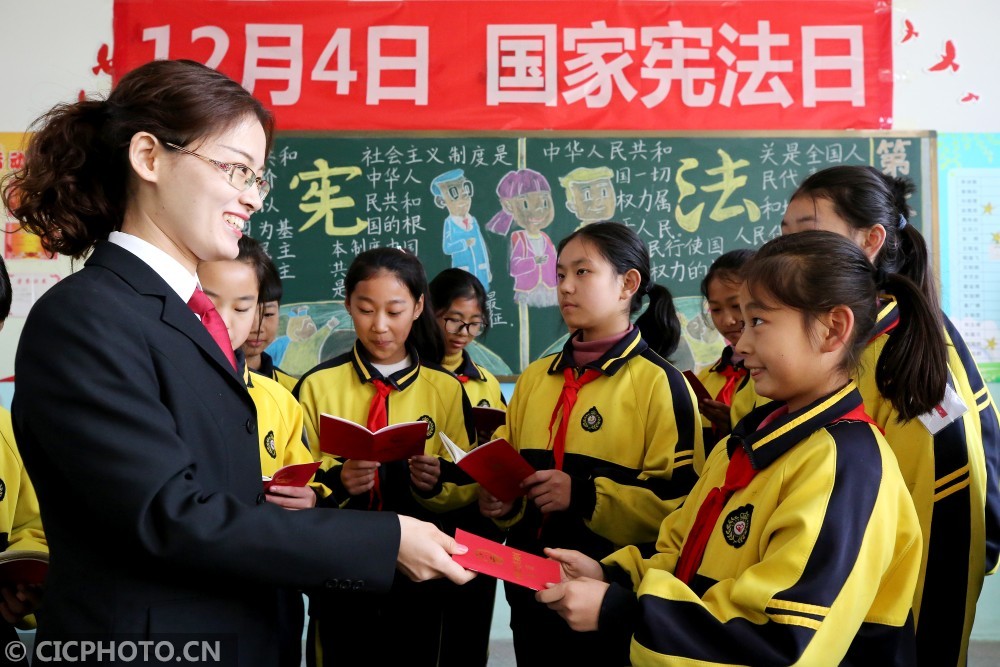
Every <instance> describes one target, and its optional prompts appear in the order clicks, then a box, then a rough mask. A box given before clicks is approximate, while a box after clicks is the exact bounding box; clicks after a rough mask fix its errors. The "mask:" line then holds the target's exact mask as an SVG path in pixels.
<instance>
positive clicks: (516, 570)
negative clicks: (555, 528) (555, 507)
mask: <svg viewBox="0 0 1000 667" xmlns="http://www.w3.org/2000/svg"><path fill="white" fill-rule="evenodd" d="M455 541H456V542H458V543H459V544H464V545H465V546H467V547H469V550H468V551H466V552H465V553H464V554H461V555H459V554H453V555H452V558H453V559H454V560H455V562H456V563H458V564H459V565H461V566H462V567H464V568H465V569H467V570H472V571H473V572H479V573H481V574H487V575H489V576H491V577H496V578H497V579H503V580H504V581H509V582H511V583H512V584H517V585H519V586H526V587H527V588H530V589H531V590H533V591H540V590H543V589H544V588H545V584H548V583H553V584H558V583H559V581H560V580H561V579H562V573H561V572H560V570H559V563H557V562H556V561H554V560H551V559H548V558H542V557H541V556H536V555H534V554H529V553H528V552H526V551H521V550H520V549H514V548H512V547H508V546H506V545H503V544H500V543H499V542H494V541H492V540H487V539H486V538H483V537H479V536H478V535H473V534H472V533H467V532H465V531H464V530H462V529H461V528H459V529H458V530H456V531H455Z"/></svg>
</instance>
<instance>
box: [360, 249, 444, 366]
mask: <svg viewBox="0 0 1000 667" xmlns="http://www.w3.org/2000/svg"><path fill="white" fill-rule="evenodd" d="M383 271H384V272H386V273H391V274H392V275H393V276H395V277H396V279H397V280H399V282H401V283H403V284H404V285H406V288H407V289H408V290H409V291H410V296H412V297H413V300H414V301H419V300H420V297H424V310H423V312H422V313H420V317H418V318H417V320H416V321H415V322H414V323H413V327H412V328H411V329H410V335H409V337H408V338H407V339H406V342H407V343H408V344H410V345H412V346H413V347H414V348H416V350H417V354H419V355H420V358H421V359H422V360H423V361H424V362H428V361H430V362H433V363H438V362H439V361H440V360H441V359H442V358H443V357H444V334H442V333H441V327H439V326H438V323H437V319H436V318H435V316H434V309H433V308H432V307H431V304H432V303H433V302H432V301H431V295H430V293H429V291H428V289H427V274H426V273H424V266H423V264H421V263H420V260H419V259H417V257H416V255H412V254H410V253H408V252H406V251H405V250H401V249H399V248H373V249H372V250H366V251H365V252H363V253H361V254H360V255H358V256H357V257H355V258H354V261H353V262H351V266H350V267H349V268H348V269H347V275H346V276H345V277H344V291H345V293H346V294H347V298H348V299H350V298H351V294H353V293H354V288H355V287H357V286H358V283H360V282H361V281H362V280H368V279H370V278H374V277H375V276H377V275H378V274H379V273H382V272H383Z"/></svg>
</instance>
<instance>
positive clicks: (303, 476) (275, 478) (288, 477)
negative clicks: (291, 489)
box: [263, 461, 319, 493]
mask: <svg viewBox="0 0 1000 667" xmlns="http://www.w3.org/2000/svg"><path fill="white" fill-rule="evenodd" d="M317 470H319V461H316V462H313V463H293V464H292V465H288V466H285V467H283V468H279V469H278V470H275V471H274V474H273V475H271V476H270V477H267V476H264V478H263V479H264V492H265V493H266V492H268V491H270V490H271V487H272V486H305V485H306V484H308V483H309V482H310V481H311V480H312V478H313V475H315V474H316V471H317Z"/></svg>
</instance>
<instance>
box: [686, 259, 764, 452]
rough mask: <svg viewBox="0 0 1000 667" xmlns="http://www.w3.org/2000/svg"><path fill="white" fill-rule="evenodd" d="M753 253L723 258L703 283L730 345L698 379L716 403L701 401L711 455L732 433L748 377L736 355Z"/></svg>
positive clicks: (704, 293)
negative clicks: (745, 274)
mask: <svg viewBox="0 0 1000 667" xmlns="http://www.w3.org/2000/svg"><path fill="white" fill-rule="evenodd" d="M753 253H754V251H753V250H749V249H746V248H743V249H740V250H731V251H729V252H727V253H725V254H723V255H720V256H719V257H718V258H717V259H716V260H715V261H714V262H712V265H711V266H710V267H709V268H708V273H706V274H705V277H704V278H703V279H702V281H701V295H702V297H704V299H705V302H706V303H707V304H708V313H709V316H710V317H711V318H712V324H713V325H715V330H716V331H718V332H719V334H720V335H721V336H722V338H723V339H724V340H725V341H726V346H725V348H723V350H722V355H721V356H720V357H719V359H718V360H716V362H715V363H713V364H712V365H711V366H706V367H705V368H703V369H701V371H699V372H698V379H699V380H701V383H702V384H703V385H704V386H705V389H707V390H708V393H709V394H711V395H712V397H713V399H714V400H704V399H703V400H701V401H699V404H698V407H699V408H701V414H702V423H703V424H704V427H705V428H706V429H707V431H708V432H707V433H706V435H705V437H706V442H705V448H706V450H707V451H709V452H710V451H711V449H712V447H714V446H715V443H716V442H717V441H718V440H719V438H722V437H724V436H725V435H727V434H728V433H729V431H730V417H729V412H730V406H731V405H732V403H733V396H734V394H735V393H736V390H737V389H738V388H739V387H740V385H741V384H742V383H743V382H745V381H746V379H747V377H748V375H747V370H746V368H744V367H743V359H742V357H740V355H738V354H736V349H735V348H736V342H737V341H738V340H739V339H740V333H741V332H742V331H743V316H742V315H741V314H740V299H739V297H740V284H741V283H742V279H741V278H740V270H741V269H742V268H743V265H744V264H746V263H747V261H748V260H749V259H750V258H751V257H753Z"/></svg>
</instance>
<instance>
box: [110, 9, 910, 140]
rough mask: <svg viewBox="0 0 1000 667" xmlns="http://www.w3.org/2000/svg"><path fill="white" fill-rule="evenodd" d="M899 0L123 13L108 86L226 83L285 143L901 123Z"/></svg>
mask: <svg viewBox="0 0 1000 667" xmlns="http://www.w3.org/2000/svg"><path fill="white" fill-rule="evenodd" d="M891 19H892V16H891V3H890V2H889V0H842V1H838V2H828V1H823V2H821V1H818V0H754V1H747V0H744V1H743V2H732V1H728V0H726V1H723V0H688V1H686V2H683V1H682V2H644V1H636V2H628V1H618V2H611V1H608V0H591V1H590V2H577V1H565V0H547V1H540V0H504V1H503V2H470V1H466V2H456V1H454V0H407V1H405V2H361V1H332V2H331V1H324V2H319V1H311V0H283V1H282V0H274V1H260V0H251V1H238V2H237V1H227V0H158V1H156V2H150V0H115V5H114V33H115V49H114V58H113V63H114V73H115V77H116V80H117V78H118V77H120V76H121V75H122V74H123V73H124V72H127V71H129V70H130V69H133V68H134V67H136V66H138V65H140V64H142V63H145V62H148V61H150V60H152V59H154V58H191V59H194V60H198V61H200V62H203V63H206V64H208V65H210V66H212V67H216V68H218V69H220V70H221V71H223V72H226V73H227V74H229V75H230V76H232V77H233V78H234V79H236V80H237V81H240V82H242V83H243V85H244V86H245V87H246V88H247V89H249V90H251V91H252V92H253V93H254V94H255V95H256V96H257V97H258V98H260V99H261V100H262V101H263V102H264V103H265V104H267V105H268V106H269V107H270V108H271V109H272V110H273V111H274V112H275V114H276V116H277V120H278V126H279V128H280V129H283V130H293V129H295V130H304V129H308V130H319V129H323V130H367V129H379V130H429V129H462V130H527V129H560V130H618V129H651V130H712V129H782V130H789V129H847V128H889V127H891V126H892V117H891V116H892V41H891Z"/></svg>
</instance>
